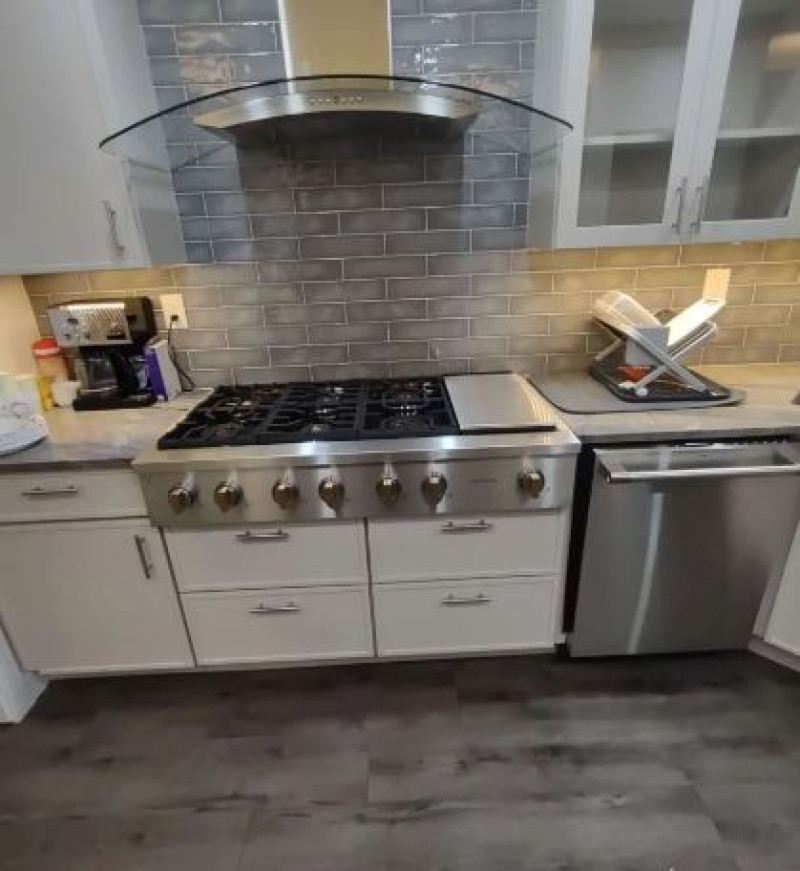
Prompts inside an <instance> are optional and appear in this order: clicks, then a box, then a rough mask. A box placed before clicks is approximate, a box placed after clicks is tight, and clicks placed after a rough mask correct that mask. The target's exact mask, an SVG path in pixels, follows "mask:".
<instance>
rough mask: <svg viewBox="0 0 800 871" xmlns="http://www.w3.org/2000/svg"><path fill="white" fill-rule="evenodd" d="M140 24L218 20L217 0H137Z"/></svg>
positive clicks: (200, 22)
mask: <svg viewBox="0 0 800 871" xmlns="http://www.w3.org/2000/svg"><path fill="white" fill-rule="evenodd" d="M139 19H140V21H141V22H142V24H181V23H184V22H186V23H192V24H202V23H203V22H206V21H219V6H218V5H217V0H191V2H189V3H187V2H185V0H139Z"/></svg>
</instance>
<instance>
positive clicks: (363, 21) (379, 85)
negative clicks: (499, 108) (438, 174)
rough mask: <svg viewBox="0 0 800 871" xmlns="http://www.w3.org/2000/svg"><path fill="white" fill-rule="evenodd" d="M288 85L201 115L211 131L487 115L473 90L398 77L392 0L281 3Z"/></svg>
mask: <svg viewBox="0 0 800 871" xmlns="http://www.w3.org/2000/svg"><path fill="white" fill-rule="evenodd" d="M279 10H280V34H281V45H282V48H283V56H284V63H285V67H286V78H287V81H286V83H285V84H286V85H287V87H284V88H275V89H274V90H273V91H272V92H269V93H262V94H258V95H254V96H253V97H252V98H250V99H247V100H244V101H242V102H238V103H235V104H234V105H230V106H225V107H223V108H220V109H215V110H212V111H210V112H203V113H202V114H199V115H195V116H194V123H195V124H197V125H198V126H199V127H204V128H206V129H211V130H227V131H230V132H233V133H237V132H244V129H243V128H245V127H250V126H251V125H255V124H258V125H261V124H264V122H267V123H269V122H273V121H277V120H279V119H284V118H290V117H295V116H299V115H330V114H341V113H347V114H352V113H358V114H365V113H377V114H388V115H411V116H415V117H417V118H420V119H432V120H437V121H452V122H455V123H456V124H458V125H461V126H464V125H466V124H469V123H470V122H471V121H473V120H474V119H475V118H476V117H477V116H478V114H479V112H480V110H481V101H480V98H479V97H478V96H477V95H476V94H472V93H470V92H469V91H466V90H464V91H458V90H452V91H447V90H444V89H442V88H441V87H438V88H437V87H436V86H435V85H433V86H432V85H431V84H428V83H422V82H415V81H412V80H410V79H406V78H403V77H400V78H398V79H394V78H393V75H392V72H393V70H392V47H391V15H390V9H389V0H336V2H332V0H279Z"/></svg>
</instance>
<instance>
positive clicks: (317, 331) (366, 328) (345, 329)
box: [308, 322, 389, 345]
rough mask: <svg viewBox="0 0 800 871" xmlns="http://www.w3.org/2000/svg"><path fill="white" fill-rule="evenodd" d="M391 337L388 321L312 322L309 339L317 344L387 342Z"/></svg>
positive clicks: (309, 328)
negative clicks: (355, 322) (353, 322)
mask: <svg viewBox="0 0 800 871" xmlns="http://www.w3.org/2000/svg"><path fill="white" fill-rule="evenodd" d="M388 338H389V325H388V323H381V322H366V323H358V324H352V323H351V324H312V325H310V326H309V327H308V340H309V342H311V343H312V344H315V345H325V344H328V343H333V344H337V343H339V342H385V341H386V340H387V339H388Z"/></svg>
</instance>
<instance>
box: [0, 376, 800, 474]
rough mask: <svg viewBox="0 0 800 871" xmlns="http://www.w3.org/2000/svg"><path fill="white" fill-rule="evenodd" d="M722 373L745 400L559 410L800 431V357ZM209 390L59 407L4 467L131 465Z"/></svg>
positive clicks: (632, 429) (604, 421) (634, 425)
mask: <svg viewBox="0 0 800 871" xmlns="http://www.w3.org/2000/svg"><path fill="white" fill-rule="evenodd" d="M701 371H702V372H704V373H705V374H707V375H708V376H710V377H711V378H713V379H714V380H716V381H719V382H720V383H722V384H725V385H727V386H729V387H740V388H742V389H744V390H745V391H746V392H747V399H746V400H745V402H744V403H743V404H742V405H738V406H728V407H724V408H719V407H718V408H707V409H700V410H697V409H693V410H687V411H656V412H644V413H621V414H620V413H615V414H565V413H561V412H556V413H557V415H558V416H559V417H560V418H561V420H563V421H564V423H565V424H566V425H567V426H568V427H569V428H570V429H571V430H572V432H574V433H575V435H576V436H578V438H579V439H581V441H585V442H589V443H592V442H593V443H599V442H604V443H606V442H622V441H657V440H665V439H669V440H672V439H684V438H694V437H698V438H711V437H715V438H720V437H737V436H741V437H745V436H760V435H777V434H797V435H800V405H793V404H792V399H793V398H794V396H795V395H796V394H797V392H798V391H799V390H800V364H798V365H749V366H706V367H704V368H703V369H702V370H701ZM207 395H208V393H207V391H203V392H198V393H194V394H184V395H183V396H181V397H180V398H178V399H176V400H175V401H174V402H171V403H160V404H158V405H154V406H152V407H151V408H144V409H139V410H136V411H84V412H74V411H72V410H71V409H57V410H54V411H51V412H49V413H48V414H47V423H48V426H49V428H50V438H49V439H48V440H47V441H44V442H41V443H40V444H38V445H36V446H34V447H31V448H28V449H26V450H24V451H20V452H19V453H16V454H11V455H9V456H6V457H0V473H2V472H24V471H30V470H41V469H43V468H48V469H60V468H75V467H76V466H77V467H81V466H84V467H86V468H94V469H96V468H125V467H127V466H128V465H130V463H131V461H132V460H133V459H134V458H135V457H136V456H137V455H138V454H140V453H142V452H143V451H145V450H146V449H147V448H151V447H152V446H153V444H154V442H155V441H156V439H157V438H158V437H159V436H160V435H161V434H162V433H164V432H166V431H167V430H168V429H170V428H171V427H172V426H174V425H175V424H176V423H177V422H178V421H179V420H180V419H181V418H182V417H183V416H184V415H185V414H186V412H187V411H188V410H189V409H190V408H192V407H193V406H194V405H196V404H197V403H198V402H199V401H200V400H201V399H203V398H204V397H205V396H207Z"/></svg>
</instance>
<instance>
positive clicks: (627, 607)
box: [569, 442, 800, 656]
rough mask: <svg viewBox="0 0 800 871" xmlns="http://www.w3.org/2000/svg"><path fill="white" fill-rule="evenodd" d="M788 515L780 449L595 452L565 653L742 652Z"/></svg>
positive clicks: (799, 501)
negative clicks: (573, 615) (575, 607)
mask: <svg viewBox="0 0 800 871" xmlns="http://www.w3.org/2000/svg"><path fill="white" fill-rule="evenodd" d="M798 518H800V450H798V447H797V446H795V445H793V444H790V443H781V442H775V443H764V442H761V443H752V444H748V443H745V444H712V445H704V446H654V447H647V448H629V449H608V450H598V451H596V452H595V469H594V479H593V482H592V494H591V501H590V504H589V517H588V522H587V527H586V538H585V543H584V549H583V557H582V562H581V572H580V580H579V585H578V598H577V609H576V614H575V623H574V628H573V631H572V633H571V634H570V636H569V649H570V653H571V654H572V655H573V656H613V655H625V654H637V653H665V652H681V651H699V650H725V649H736V648H744V647H746V646H747V643H748V641H749V640H750V637H751V633H752V630H753V624H754V622H755V619H756V616H757V614H758V610H759V607H760V605H761V601H762V598H763V596H764V592H765V590H766V589H767V588H768V587H770V588H771V585H772V586H775V585H777V583H778V581H779V578H780V575H781V573H782V571H783V568H784V565H785V562H786V558H787V555H788V552H789V547H790V545H791V542H792V538H793V536H794V533H795V530H796V528H797V522H798Z"/></svg>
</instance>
